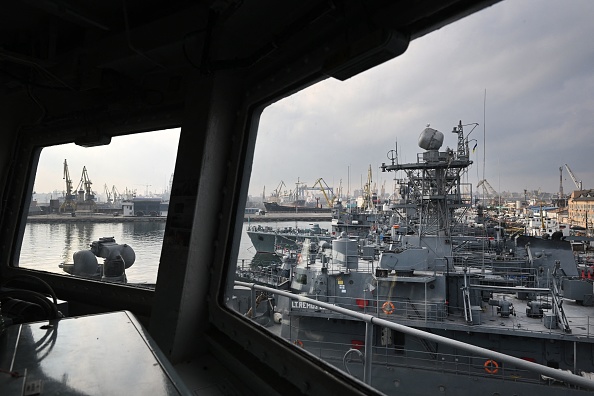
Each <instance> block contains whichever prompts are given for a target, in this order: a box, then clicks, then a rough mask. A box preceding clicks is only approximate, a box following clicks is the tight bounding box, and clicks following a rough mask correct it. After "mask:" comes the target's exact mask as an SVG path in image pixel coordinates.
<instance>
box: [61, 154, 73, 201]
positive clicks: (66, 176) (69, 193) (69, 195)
mask: <svg viewBox="0 0 594 396" xmlns="http://www.w3.org/2000/svg"><path fill="white" fill-rule="evenodd" d="M63 179H64V180H65V181H66V196H65V197H64V202H62V205H60V212H74V211H75V210H76V200H75V198H76V196H75V195H74V194H72V179H71V178H70V172H69V171H68V162H67V161H66V160H64V176H63Z"/></svg>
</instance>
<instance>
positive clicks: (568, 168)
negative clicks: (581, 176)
mask: <svg viewBox="0 0 594 396" xmlns="http://www.w3.org/2000/svg"><path fill="white" fill-rule="evenodd" d="M565 168H566V169H567V173H569V176H570V177H571V180H573V182H574V183H575V186H576V187H577V189H578V190H580V191H581V190H582V181H581V180H578V179H577V177H575V175H574V174H573V172H572V170H571V168H570V167H569V165H567V164H565Z"/></svg>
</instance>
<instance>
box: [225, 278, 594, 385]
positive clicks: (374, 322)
mask: <svg viewBox="0 0 594 396" xmlns="http://www.w3.org/2000/svg"><path fill="white" fill-rule="evenodd" d="M235 285H237V286H242V287H248V288H250V289H251V290H252V297H253V298H252V302H253V304H254V306H253V312H255V311H256V307H255V300H256V298H255V294H256V291H257V290H260V291H263V292H266V293H270V294H274V295H279V296H283V297H286V298H289V299H291V300H297V301H301V302H304V303H307V304H312V305H315V306H318V307H320V308H321V309H325V310H329V311H332V312H335V313H337V314H341V315H345V316H348V317H351V318H353V319H356V320H360V321H362V322H365V340H364V342H363V344H362V345H361V346H360V348H361V349H363V351H364V352H362V353H361V357H362V358H363V359H362V360H363V362H364V363H363V380H364V382H366V383H367V384H371V367H372V364H373V362H374V356H375V355H377V353H376V352H375V351H377V350H378V348H377V347H373V346H372V344H373V342H372V341H373V340H372V338H373V333H374V332H373V329H374V326H379V327H382V328H389V329H392V330H396V331H399V332H402V333H405V334H407V335H411V336H415V337H418V338H419V339H421V340H425V341H428V342H433V343H441V344H443V345H447V346H449V347H452V348H457V349H458V350H461V351H464V352H465V353H468V354H470V355H472V356H475V357H476V358H479V359H483V361H485V362H486V361H487V360H494V361H497V362H500V363H506V364H509V365H511V366H513V367H515V369H516V370H522V371H526V372H529V373H532V374H530V377H528V376H527V378H542V377H547V378H553V379H556V380H558V381H563V382H565V383H568V384H571V385H575V386H579V387H582V388H585V389H592V390H594V381H592V380H590V379H587V378H585V377H581V376H578V375H575V374H572V373H570V372H566V371H561V370H557V369H554V368H551V367H547V366H543V365H540V364H537V363H533V362H530V361H527V360H524V359H520V358H516V357H514V356H510V355H506V354H503V353H500V352H495V351H491V350H489V349H486V348H481V347H477V346H474V345H471V344H467V343H464V342H461V341H457V340H453V339H450V338H447V337H442V336H439V335H436V334H433V333H429V332H425V331H423V330H420V329H416V328H413V327H409V326H405V325H402V324H399V323H394V322H391V321H389V320H386V319H382V318H379V317H377V316H375V315H370V314H366V313H362V312H356V311H353V310H350V309H347V308H344V307H339V306H336V305H334V304H329V303H326V302H322V301H317V300H315V299H312V298H308V297H304V296H301V295H296V294H293V293H290V292H287V291H282V290H278V289H275V288H271V287H267V286H262V285H259V284H255V283H246V282H239V281H236V282H235ZM380 350H381V349H380ZM444 356H445V355H444ZM448 356H450V355H448ZM410 359H411V360H412V359H413V357H412V356H411V357H410ZM419 359H420V358H419ZM473 359H474V358H473ZM420 361H421V360H419V362H420ZM442 361H443V362H444V369H445V368H446V367H445V366H446V364H445V360H443V359H442ZM412 363H414V362H412V361H408V362H403V363H402V364H412ZM447 366H448V367H449V366H451V365H450V364H448V365H447ZM475 366H477V364H476V362H474V360H473V361H471V362H469V363H463V365H461V366H460V367H461V368H462V369H464V370H465V371H467V372H469V371H468V370H470V368H472V369H473V370H474V368H476V367H475ZM478 367H480V365H478ZM484 367H485V364H484V363H483V368H484ZM502 371H503V370H502Z"/></svg>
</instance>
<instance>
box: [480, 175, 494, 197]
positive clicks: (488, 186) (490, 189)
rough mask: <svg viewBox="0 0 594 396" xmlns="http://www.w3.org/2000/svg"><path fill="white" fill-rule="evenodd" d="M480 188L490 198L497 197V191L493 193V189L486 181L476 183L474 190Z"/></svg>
mask: <svg viewBox="0 0 594 396" xmlns="http://www.w3.org/2000/svg"><path fill="white" fill-rule="evenodd" d="M481 186H482V187H483V188H484V189H485V190H486V191H487V193H488V194H489V195H491V197H492V198H496V197H497V191H495V189H494V188H493V186H491V184H490V183H489V182H488V181H487V179H483V180H481V181H480V182H478V184H477V185H476V188H477V189H479V188H480V187H481Z"/></svg>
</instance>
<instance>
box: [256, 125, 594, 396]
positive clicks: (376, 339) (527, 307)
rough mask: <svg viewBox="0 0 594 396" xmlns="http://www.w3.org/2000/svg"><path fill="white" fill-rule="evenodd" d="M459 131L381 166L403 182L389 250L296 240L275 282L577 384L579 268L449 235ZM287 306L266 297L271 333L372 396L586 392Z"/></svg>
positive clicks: (503, 244) (564, 247)
mask: <svg viewBox="0 0 594 396" xmlns="http://www.w3.org/2000/svg"><path fill="white" fill-rule="evenodd" d="M463 127H464V126H463V125H462V123H461V122H460V124H459V125H458V126H456V127H455V128H454V132H455V133H456V134H457V137H458V145H457V149H455V150H454V149H449V148H448V149H446V150H445V151H439V149H440V148H441V145H442V142H443V134H441V133H440V132H438V131H436V130H434V129H431V128H427V129H425V130H424V131H423V132H422V134H421V136H420V139H419V145H420V147H421V148H423V149H424V150H425V151H424V152H423V153H421V154H419V155H418V159H417V162H416V163H409V164H399V163H398V162H397V158H396V156H392V163H391V164H388V165H386V164H383V165H382V170H383V171H386V172H392V171H403V172H404V173H405V174H406V178H405V179H403V180H405V181H403V182H402V183H403V184H402V186H403V189H402V191H404V192H405V193H404V194H402V199H401V200H400V201H399V202H397V203H395V204H394V205H391V207H390V209H389V211H391V213H392V215H391V216H387V214H386V213H384V218H388V217H389V218H390V219H391V221H390V223H389V224H388V225H386V224H384V225H383V227H382V228H381V229H386V226H389V229H390V238H389V239H388V240H389V244H387V245H386V246H383V247H382V248H379V249H378V247H377V246H374V245H369V244H366V243H361V240H359V239H358V238H356V237H353V236H349V235H348V234H347V233H346V232H343V233H342V235H341V236H340V237H339V238H337V239H334V240H332V241H331V243H322V244H318V243H315V242H310V241H309V240H305V241H304V243H303V248H302V250H301V253H300V255H299V256H298V258H297V264H296V266H295V267H294V268H293V270H292V274H291V275H290V276H289V278H288V279H289V280H290V282H291V284H290V291H291V293H292V294H293V295H297V296H299V297H298V298H304V297H306V298H310V299H313V300H315V301H318V302H321V303H328V304H332V307H340V308H346V309H349V310H351V311H353V312H356V313H363V314H366V315H372V316H373V317H375V318H378V319H382V320H387V321H390V322H392V323H396V324H399V325H405V326H408V327H411V328H415V329H420V330H423V331H424V332H426V333H428V334H431V335H438V336H442V337H445V338H447V339H451V340H456V341H460V342H463V343H466V344H470V345H474V346H477V347H481V348H484V349H483V351H487V352H488V351H494V352H497V353H502V354H505V355H509V356H512V357H516V358H520V359H522V361H527V362H531V363H535V364H538V365H541V366H545V367H547V368H552V369H554V372H559V373H561V372H563V373H571V374H572V375H573V377H578V376H579V378H584V377H586V378H589V376H590V375H591V373H592V372H594V362H593V358H592V356H594V342H593V341H594V337H593V336H594V332H592V330H591V329H590V324H589V323H590V320H589V315H590V314H591V313H592V312H593V311H592V305H593V304H594V301H593V299H592V294H593V292H592V290H593V288H592V280H591V279H588V277H586V276H584V275H583V274H582V273H580V270H579V269H578V268H577V266H576V263H575V259H574V256H573V253H572V250H571V247H570V244H569V242H567V241H564V240H544V239H541V238H534V237H528V236H517V235H516V236H514V237H508V236H506V235H505V234H504V233H503V232H497V233H496V234H495V235H494V236H486V234H483V235H481V234H478V235H465V234H462V233H459V231H460V229H461V228H460V224H459V223H458V222H457V220H456V216H458V214H459V213H460V212H461V210H462V211H463V210H464V208H466V207H470V206H471V200H470V197H471V196H472V194H471V192H467V191H466V187H465V186H464V183H462V180H463V176H464V174H465V172H466V170H467V168H468V167H469V166H470V164H471V163H472V161H471V160H470V158H469V150H468V137H467V135H464V132H463ZM298 298H288V297H286V296H282V295H281V296H278V297H275V298H274V303H275V304H276V310H275V312H274V314H275V321H276V323H278V324H279V327H280V335H281V336H282V337H283V338H285V339H288V340H290V341H291V342H292V343H293V344H295V345H297V346H298V347H302V348H304V349H306V350H307V351H309V352H311V353H312V354H314V355H315V356H317V357H319V358H321V359H323V360H325V361H327V362H329V363H330V364H333V365H335V366H337V367H339V368H341V369H343V370H345V371H347V372H349V373H350V374H352V375H354V376H355V377H357V378H359V379H360V380H362V381H363V380H365V381H366V382H368V383H371V384H372V385H373V386H374V387H375V388H377V389H379V390H380V391H382V392H384V393H386V394H396V393H397V392H402V393H404V394H413V395H414V394H419V395H422V394H427V393H428V392H431V391H432V390H434V389H436V388H437V389H444V391H445V390H446V389H447V390H448V392H452V391H453V392H455V394H466V395H474V394H477V386H480V387H481V389H482V390H484V392H485V394H537V393H539V392H547V391H548V392H551V391H555V392H556V393H555V394H582V393H586V392H588V391H587V390H586V389H584V388H582V387H580V386H578V385H575V383H573V384H572V383H571V381H570V382H566V381H563V380H559V381H557V380H555V379H554V377H552V376H551V377H549V376H545V375H542V374H539V372H538V370H537V371H530V370H529V369H526V368H525V367H520V366H521V365H520V366H514V365H512V364H507V363H504V362H503V361H501V360H499V359H497V358H495V357H493V356H492V355H490V354H489V353H479V354H470V353H467V352H466V351H464V350H461V349H458V348H457V347H456V346H452V345H449V344H448V343H445V344H444V343H439V342H434V341H427V340H426V339H425V338H422V337H419V336H414V335H412V336H411V335H410V334H408V333H406V332H402V331H398V330H394V329H393V328H389V327H382V326H379V325H378V326H375V327H374V328H373V330H370V329H369V327H368V323H365V322H364V321H362V320H359V319H357V318H356V317H352V316H348V315H344V314H342V313H340V312H335V311H333V310H330V309H327V308H324V307H320V306H318V305H316V303H311V302H306V301H299V299H298ZM309 301H311V300H309ZM273 305H274V304H268V305H267V306H268V307H269V309H268V313H269V314H270V313H272V312H273V310H272V308H270V307H272V306H273ZM270 323H272V322H270ZM370 332H371V334H370ZM368 347H371V350H370V351H369V355H366V356H371V357H372V362H371V364H369V363H368V364H367V365H366V364H365V356H364V355H363V353H362V350H367V348H368ZM366 353H367V352H366ZM535 367H536V365H535ZM560 376H561V375H560Z"/></svg>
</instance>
